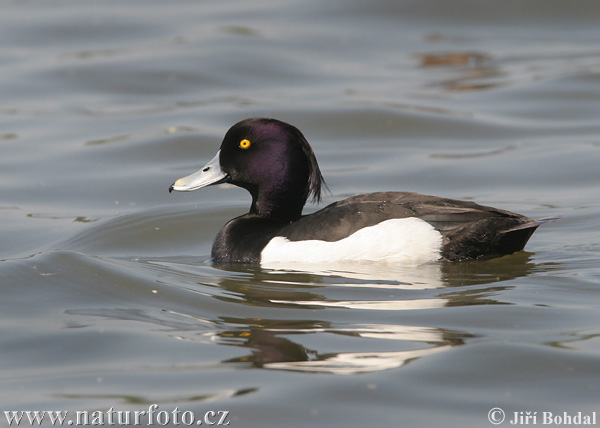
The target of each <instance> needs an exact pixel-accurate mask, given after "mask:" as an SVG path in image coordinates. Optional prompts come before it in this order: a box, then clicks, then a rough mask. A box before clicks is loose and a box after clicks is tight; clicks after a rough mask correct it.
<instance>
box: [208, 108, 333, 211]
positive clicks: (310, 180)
mask: <svg viewBox="0 0 600 428" xmlns="http://www.w3.org/2000/svg"><path fill="white" fill-rule="evenodd" d="M220 164H221V169H222V170H223V172H225V173H226V174H227V175H228V176H229V181H230V182H231V183H232V184H235V185H237V186H240V187H243V188H245V189H247V190H248V191H249V192H250V193H251V194H252V208H251V212H252V211H255V212H256V213H258V214H261V215H269V214H272V212H273V211H277V212H279V211H281V210H283V211H285V212H286V214H287V215H292V216H293V217H300V214H301V212H302V207H303V206H304V204H305V203H306V200H307V199H308V197H309V196H311V195H312V197H313V200H314V201H316V202H319V201H320V200H321V188H322V186H323V185H324V184H325V183H324V180H323V177H322V175H321V171H320V170H319V165H318V164H317V159H316V158H315V154H314V153H313V151H312V148H311V147H310V145H309V144H308V142H307V141H306V138H304V135H302V133H301V132H300V131H299V130H298V129H297V128H296V127H294V126H292V125H289V124H287V123H285V122H281V121H279V120H275V119H264V118H252V119H246V120H243V121H241V122H238V123H236V124H235V125H233V126H232V127H231V128H230V129H229V131H227V133H226V134H225V138H224V139H223V143H222V144H221V154H220ZM296 211H297V212H296ZM278 214H279V213H278ZM287 215H286V217H287Z"/></svg>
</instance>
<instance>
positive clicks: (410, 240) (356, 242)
mask: <svg viewBox="0 0 600 428" xmlns="http://www.w3.org/2000/svg"><path fill="white" fill-rule="evenodd" d="M221 183H230V184H232V185H235V186H239V187H241V188H243V189H246V190H247V191H248V192H249V193H250V195H251V197H252V202H251V204H250V210H249V211H248V213H246V214H243V215H240V216H239V217H236V218H234V219H232V220H230V221H229V222H227V223H226V224H225V225H224V226H223V228H222V229H221V230H220V231H219V232H218V233H217V235H216V238H215V240H214V243H213V245H212V250H211V260H212V262H213V263H216V264H223V263H225V264H228V263H244V264H250V265H259V266H260V265H269V264H272V263H283V264H291V263H335V262H339V261H344V262H383V263H409V264H423V263H429V262H438V261H440V262H460V261H464V260H476V259H489V258H493V257H500V256H504V255H509V254H512V253H515V252H518V251H521V250H523V249H524V247H525V244H526V243H527V241H528V240H529V238H530V237H531V235H532V234H533V232H534V231H535V230H536V229H537V227H538V226H539V225H540V224H542V223H544V222H545V221H548V220H546V219H541V220H534V219H531V218H529V217H526V216H524V215H521V214H516V213H513V212H510V211H505V210H502V209H497V208H492V207H489V206H484V205H479V204H477V203H475V202H471V201H463V200H455V199H449V198H443V197H437V196H429V195H423V194H419V193H413V192H400V191H382V192H375V193H367V194H361V195H356V196H352V197H349V198H347V199H344V200H341V201H337V202H334V203H331V204H330V205H327V206H325V207H324V208H322V209H320V210H318V211H316V212H314V213H312V214H308V215H303V214H302V211H303V208H304V205H305V204H306V202H307V200H309V198H311V200H312V202H314V203H320V202H321V200H322V194H323V192H324V191H325V190H327V189H328V187H327V184H326V183H325V180H324V178H323V175H322V174H321V170H320V169H319V165H318V163H317V159H316V156H315V154H314V152H313V149H312V148H311V146H310V144H309V143H308V141H307V140H306V138H305V137H304V135H303V134H302V132H300V130H299V129H298V128H296V127H295V126H293V125H290V124H288V123H286V122H283V121H280V120H277V119H271V118H262V117H255V118H249V119H245V120H242V121H240V122H238V123H236V124H235V125H233V126H232V127H231V128H230V129H229V130H228V131H227V132H226V134H225V137H224V138H223V141H222V143H221V147H220V149H219V150H218V151H217V153H216V155H215V157H214V158H213V159H212V160H210V161H209V162H208V163H207V164H206V165H205V166H204V167H202V168H201V169H200V170H198V171H197V172H194V173H193V174H191V175H188V176H185V177H183V178H180V179H178V180H177V181H175V182H174V183H173V184H172V185H171V186H170V187H169V192H172V191H178V192H189V191H194V190H198V189H201V188H204V187H207V186H214V185H217V184H221Z"/></svg>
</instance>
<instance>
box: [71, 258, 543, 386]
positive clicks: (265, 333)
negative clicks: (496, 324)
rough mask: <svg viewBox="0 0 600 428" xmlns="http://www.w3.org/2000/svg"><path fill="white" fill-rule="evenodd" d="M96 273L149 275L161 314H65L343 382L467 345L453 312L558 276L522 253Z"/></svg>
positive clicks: (167, 264) (163, 264)
mask: <svg viewBox="0 0 600 428" xmlns="http://www.w3.org/2000/svg"><path fill="white" fill-rule="evenodd" d="M95 263H100V264H101V265H104V264H106V263H109V264H110V265H114V264H118V265H119V270H118V271H119V272H122V268H123V267H126V268H127V269H132V270H134V271H135V273H136V275H138V276H139V275H140V269H143V270H147V271H150V272H146V273H150V274H149V275H147V276H148V277H149V278H151V281H152V282H151V287H152V288H153V289H154V288H156V290H154V291H155V292H156V293H158V294H157V295H159V296H161V298H162V300H160V304H158V306H156V305H157V301H156V300H155V298H152V300H147V301H146V302H147V305H151V306H145V308H144V309H140V308H114V307H112V308H104V309H102V308H101V309H91V308H84V309H81V308H79V309H73V310H69V311H67V313H70V314H72V315H87V316H99V317H108V318H117V319H121V320H132V321H141V322H146V323H152V324H155V325H160V326H162V327H164V328H166V330H164V331H165V333H166V334H168V335H170V336H171V337H173V338H175V339H178V340H186V341H191V342H194V341H201V342H203V343H207V341H208V342H211V343H217V344H219V345H226V346H234V347H237V348H242V349H248V352H247V353H246V354H242V356H238V357H236V358H228V359H225V360H223V361H222V362H223V363H225V364H234V363H235V364H245V365H247V366H248V367H256V368H262V369H272V370H294V371H304V372H326V373H335V374H352V373H361V372H372V371H378V370H387V369H391V368H395V367H401V366H403V365H405V364H407V363H409V362H411V361H414V360H416V359H418V358H422V357H425V356H429V355H432V354H435V353H439V352H443V351H446V350H449V349H452V348H453V347H456V346H460V345H463V344H464V343H466V342H467V341H469V339H471V338H474V337H476V336H477V333H474V332H472V331H471V332H469V331H459V330H454V329H448V328H446V327H445V325H446V323H445V322H444V321H443V320H445V319H446V316H447V314H448V313H449V312H448V311H447V308H450V307H457V306H468V305H500V304H511V303H510V302H507V301H503V300H502V298H501V296H502V295H504V293H501V292H503V291H505V290H507V289H510V288H512V287H515V282H514V281H512V280H514V279H517V278H521V277H526V276H528V275H530V274H532V273H535V272H536V271H539V272H547V271H548V270H551V269H553V268H554V267H553V266H550V265H540V264H535V263H534V262H533V261H532V254H531V253H524V252H521V253H517V254H513V255H510V256H506V257H502V258H497V259H492V260H488V261H483V262H466V263H435V264H430V265H422V266H412V267H400V266H387V267H385V266H381V265H378V266H376V265H355V266H321V267H318V268H315V269H314V270H313V271H309V270H308V267H307V266H303V267H300V266H296V267H295V268H296V269H297V270H295V271H292V270H290V269H289V268H288V269H286V270H283V269H279V270H273V269H270V270H269V269H261V268H257V267H245V266H241V265H228V266H210V265H208V264H204V265H198V264H197V262H194V261H192V260H187V259H185V260H184V259H181V258H178V259H175V260H170V261H167V260H160V261H156V260H141V259H135V260H127V261H124V260H116V259H104V260H103V261H99V260H97V259H95ZM301 268H302V269H306V270H304V271H303V270H302V269H301ZM109 269H114V267H113V266H109ZM125 277H127V275H125ZM128 283H129V280H128V281H125V282H124V284H128ZM124 287H125V285H124ZM124 289H126V288H124ZM140 290H143V291H144V292H147V291H148V287H147V286H143V287H141V288H140ZM153 296H155V294H153ZM499 296H500V297H499ZM148 307H156V310H149V309H148ZM424 311H426V312H424ZM424 313H425V314H426V316H425V317H424V316H423V314H424ZM424 319H425V320H426V321H423V320H424ZM440 325H441V326H444V327H440Z"/></svg>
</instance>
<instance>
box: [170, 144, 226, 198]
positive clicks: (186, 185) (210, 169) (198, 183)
mask: <svg viewBox="0 0 600 428" xmlns="http://www.w3.org/2000/svg"><path fill="white" fill-rule="evenodd" d="M220 154H221V151H220V150H219V151H218V152H217V155H216V156H215V157H214V158H213V159H212V160H211V161H210V162H209V163H207V164H206V165H204V167H203V168H201V169H200V170H199V171H197V172H195V173H193V174H191V175H188V176H187V177H183V178H180V179H179V180H177V181H176V182H175V183H173V184H172V185H171V187H169V193H170V192H172V191H173V190H176V191H178V192H191V191H192V190H198V189H201V188H203V187H206V186H210V185H212V184H219V183H224V182H226V181H228V180H229V176H228V175H227V174H226V173H225V172H223V170H222V169H221V164H220V162H219V155H220Z"/></svg>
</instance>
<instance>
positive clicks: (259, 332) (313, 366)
mask: <svg viewBox="0 0 600 428" xmlns="http://www.w3.org/2000/svg"><path fill="white" fill-rule="evenodd" d="M239 322H240V323H244V322H245V320H239ZM285 324H286V321H281V322H277V321H274V320H270V321H266V322H265V321H263V323H262V327H263V328H262V329H258V328H256V327H257V326H256V325H255V326H254V328H253V329H251V330H250V331H243V332H233V331H228V332H224V333H221V334H219V337H220V338H221V339H222V343H226V344H230V345H235V346H241V347H247V348H251V349H252V354H251V355H249V356H244V357H240V358H235V359H230V360H227V361H224V362H226V363H241V362H244V363H251V364H252V366H254V367H259V368H266V369H279V370H294V371H307V372H327V373H334V374H354V373H361V372H372V371H378V370H386V369H390V368H395V367H400V366H402V365H404V364H406V363H408V362H409V361H412V360H415V359H417V358H420V357H423V356H426V355H431V354H433V353H437V352H441V351H445V350H447V349H450V348H451V347H452V346H457V345H461V344H463V343H464V338H465V337H466V336H467V335H464V334H462V333H459V332H451V331H443V330H441V329H437V328H431V327H418V326H410V325H385V324H364V325H353V326H345V327H344V326H342V327H335V326H333V325H328V326H324V325H323V322H320V321H317V322H314V325H313V326H310V325H306V324H304V325H303V326H296V327H299V328H292V326H289V325H288V326H287V327H284V325H285ZM269 325H270V326H271V327H269ZM305 334H320V335H327V334H334V335H341V336H346V337H352V338H356V339H379V340H387V341H398V343H400V344H401V345H403V347H410V349H407V350H400V351H387V350H380V351H377V350H374V351H370V352H324V351H319V350H317V349H309V348H306V347H304V346H302V345H301V344H299V343H296V342H294V341H293V340H291V339H290V338H288V337H289V336H290V335H305ZM283 336H288V337H283ZM356 348H357V349H360V348H361V346H360V345H359V344H357V346H356Z"/></svg>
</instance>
